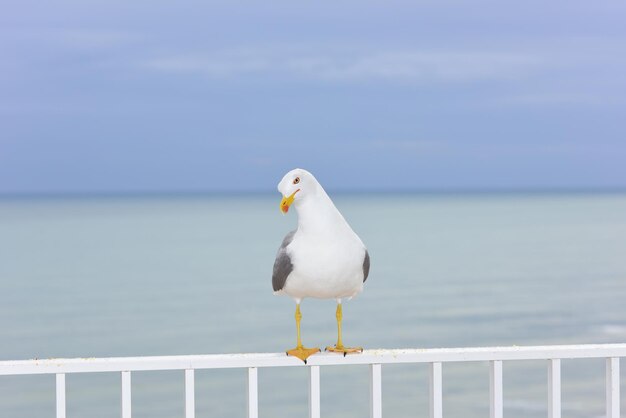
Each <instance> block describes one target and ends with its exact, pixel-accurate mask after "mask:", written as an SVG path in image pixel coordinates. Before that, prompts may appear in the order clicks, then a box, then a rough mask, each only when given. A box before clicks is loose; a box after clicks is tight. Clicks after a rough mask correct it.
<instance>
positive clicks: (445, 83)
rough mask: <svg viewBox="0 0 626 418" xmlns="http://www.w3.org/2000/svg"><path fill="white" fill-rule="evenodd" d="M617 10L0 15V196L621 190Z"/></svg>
mask: <svg viewBox="0 0 626 418" xmlns="http://www.w3.org/2000/svg"><path fill="white" fill-rule="evenodd" d="M624 22H626V3H624V2H617V1H615V2H604V1H597V2H590V1H551V2H546V1H535V0H530V1H524V2H502V1H485V0H476V1H472V2H451V1H446V0H443V1H442V0H438V1H418V0H414V1H390V0H387V1H377V2H366V1H354V0H345V1H342V2H294V1H272V2H243V1H236V0H234V1H233V0H230V1H216V2H209V1H198V2H186V1H181V2H171V1H161V0H156V1H133V2H129V1H119V0H107V1H90V2H83V1H68V0H59V1H55V2H35V1H30V0H25V1H19V2H9V3H6V4H4V6H3V11H2V14H0V194H22V193H25V194H31V193H46V194H50V193H52V194H54V193H118V192H121V193H133V192H205V191H220V192H228V191H233V192H242V191H275V187H276V184H277V183H278V181H279V180H280V178H281V177H282V176H283V174H284V173H285V172H287V171H288V170H290V169H292V168H296V167H301V168H305V169H308V170H310V171H312V172H313V173H314V174H315V175H316V177H317V178H318V179H319V180H320V181H321V182H322V184H323V185H324V186H325V187H326V188H327V189H333V190H343V191H367V190H393V191H410V190H465V189H467V190H476V189H480V190H490V189H498V190H500V189H507V190H508V189H561V188H563V189H599V190H600V189H612V188H624V187H626V25H625V24H624Z"/></svg>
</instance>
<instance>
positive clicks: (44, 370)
mask: <svg viewBox="0 0 626 418" xmlns="http://www.w3.org/2000/svg"><path fill="white" fill-rule="evenodd" d="M620 357H626V344H601V345H561V346H536V347H480V348H441V349H423V350H422V349H407V350H365V351H364V352H363V353H362V354H354V355H348V356H346V357H344V356H341V355H337V354H333V353H329V354H326V353H320V354H316V355H314V356H312V357H310V358H309V361H308V364H307V365H304V364H303V362H302V361H300V360H298V359H296V358H293V357H287V356H286V355H285V354H284V353H272V354H268V353H261V354H216V355H192V356H163V357H117V358H79V359H47V360H20V361H0V375H25V374H55V375H56V416H57V418H65V375H66V374H67V373H96V372H119V373H121V387H122V412H121V416H122V418H131V413H132V412H131V372H133V371H146V370H184V372H185V373H184V382H185V417H186V418H194V417H195V394H194V391H195V389H194V370H196V369H227V368H242V369H247V374H248V383H247V386H248V387H247V399H248V406H247V411H248V417H249V418H258V379H257V376H258V375H257V373H258V369H259V368H265V367H308V369H309V411H310V412H309V415H310V417H311V418H319V417H320V366H333V365H350V364H362V365H363V364H366V365H369V366H370V411H371V412H370V415H371V417H372V418H380V417H381V416H382V375H381V372H382V365H383V364H398V363H428V364H429V369H430V395H429V397H430V417H431V418H442V416H443V396H442V393H443V392H442V388H443V379H442V364H443V363H450V362H468V361H470V362H473V361H488V362H489V388H490V391H489V404H490V417H491V418H502V413H503V402H502V393H503V391H502V362H503V361H508V360H546V361H547V365H548V416H549V418H560V417H561V359H582V358H605V359H606V416H607V418H619V416H620V374H619V358H620Z"/></svg>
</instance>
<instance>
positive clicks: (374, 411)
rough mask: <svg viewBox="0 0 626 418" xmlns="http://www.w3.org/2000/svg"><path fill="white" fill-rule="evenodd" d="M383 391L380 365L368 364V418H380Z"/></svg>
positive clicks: (381, 414)
mask: <svg viewBox="0 0 626 418" xmlns="http://www.w3.org/2000/svg"><path fill="white" fill-rule="evenodd" d="M382 416H383V391H382V370H381V365H380V364H370V417H371V418H382Z"/></svg>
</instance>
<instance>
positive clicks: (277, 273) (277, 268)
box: [272, 231, 296, 292]
mask: <svg viewBox="0 0 626 418" xmlns="http://www.w3.org/2000/svg"><path fill="white" fill-rule="evenodd" d="M295 234H296V231H291V232H290V233H288V234H287V235H285V238H284V239H283V243H282V244H281V245H280V248H279V249H278V253H277V254H276V260H274V271H273V272H272V287H273V288H274V292H277V291H279V290H281V289H282V288H283V287H284V286H285V282H286V281H287V277H288V276H289V274H290V273H291V271H292V270H293V264H291V258H289V254H287V246H288V245H289V244H291V241H293V236H294V235H295Z"/></svg>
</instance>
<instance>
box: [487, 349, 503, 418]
mask: <svg viewBox="0 0 626 418" xmlns="http://www.w3.org/2000/svg"><path fill="white" fill-rule="evenodd" d="M502 411H503V403H502V360H494V361H490V362H489V417H490V418H502Z"/></svg>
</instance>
